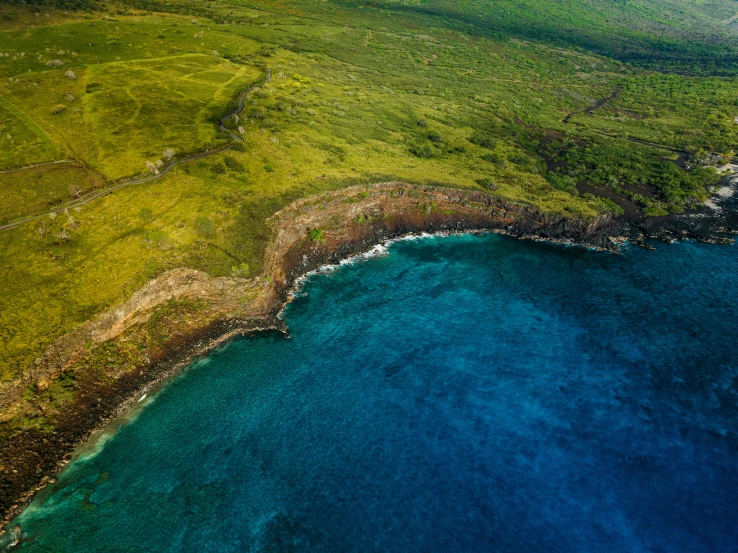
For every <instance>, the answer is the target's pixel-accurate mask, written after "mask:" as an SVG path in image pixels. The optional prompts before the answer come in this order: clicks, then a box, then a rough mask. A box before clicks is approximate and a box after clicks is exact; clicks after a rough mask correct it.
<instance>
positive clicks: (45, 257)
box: [0, 0, 738, 425]
mask: <svg viewBox="0 0 738 553" xmlns="http://www.w3.org/2000/svg"><path fill="white" fill-rule="evenodd" d="M88 6H89V5H88ZM96 6H97V9H87V8H86V9H79V10H77V11H69V10H67V11H62V10H58V9H55V8H52V7H50V6H49V5H48V4H33V5H25V6H21V5H17V6H8V5H4V6H3V7H0V53H2V56H1V57H0V144H2V145H3V148H0V188H1V189H2V191H3V193H2V195H0V224H3V223H6V222H10V221H13V220H15V219H18V218H21V217H26V216H29V215H38V216H39V218H37V219H34V220H32V221H30V222H28V223H25V224H22V225H20V226H18V227H16V228H13V229H10V230H2V231H0V256H1V257H2V263H0V287H2V290H3V292H4V293H3V294H2V296H0V351H2V352H3V355H2V356H0V379H2V380H5V381H7V380H11V379H13V378H15V377H17V376H18V374H20V373H21V372H22V371H24V370H27V369H28V368H29V367H30V366H31V365H32V364H33V362H34V360H35V359H36V358H38V357H39V356H41V355H42V353H43V352H44V350H45V349H46V348H47V347H48V346H49V344H50V343H51V342H52V341H53V340H54V339H56V338H57V337H59V336H61V335H62V334H64V333H65V332H68V331H69V330H71V329H73V328H74V327H75V326H77V325H79V324H81V323H82V322H84V321H85V320H88V319H89V318H90V317H92V316H94V315H95V314H97V313H99V312H101V311H103V310H105V309H107V308H109V307H110V306H112V305H114V304H115V303H116V302H119V301H121V300H123V299H124V298H126V297H128V296H130V294H131V293H132V292H133V291H134V290H136V289H137V288H139V287H140V286H141V285H142V284H143V283H144V282H146V281H147V280H148V279H150V278H151V277H152V276H155V275H157V274H160V273H161V272H162V271H164V270H166V269H169V268H174V267H182V266H184V267H192V268H196V269H201V270H205V271H207V272H209V273H211V274H214V275H229V274H239V275H244V274H245V275H249V276H258V275H259V272H260V270H261V266H262V261H263V252H264V248H265V246H266V243H267V240H268V238H269V229H268V227H267V225H266V219H267V218H268V217H269V216H270V215H271V214H272V213H274V212H275V211H276V210H278V209H279V208H281V207H283V206H284V205H286V204H287V203H289V202H290V201H292V200H294V199H297V198H299V197H302V196H305V195H308V194H314V193H317V192H320V191H324V190H332V189H336V188H340V187H343V186H347V185H351V184H357V183H371V182H379V181H384V180H391V179H400V180H406V181H410V182H418V183H426V184H443V185H446V186H453V187H464V188H474V189H481V190H485V191H487V192H488V193H490V194H493V195H496V196H498V197H501V198H504V199H508V200H513V201H517V202H521V203H524V204H527V205H531V206H535V207H536V208H538V209H540V210H542V211H546V212H551V213H558V214H562V215H568V216H572V217H581V218H584V219H594V218H595V217H596V216H598V215H600V214H604V213H614V214H620V213H623V212H624V211H626V212H628V213H629V214H630V215H632V216H635V217H640V216H644V215H646V216H652V215H654V216H655V215H663V214H666V213H669V212H679V211H683V210H685V209H689V208H690V207H693V206H694V205H695V204H696V203H697V202H699V201H701V200H704V199H705V198H706V197H707V195H708V194H709V191H710V188H711V187H712V186H713V185H714V184H715V183H716V181H717V178H716V176H715V173H714V171H713V170H711V169H697V170H694V171H691V172H688V171H685V170H683V169H680V168H678V167H677V166H676V165H675V163H674V161H675V160H676V159H677V157H678V155H679V153H678V152H674V151H671V150H668V149H664V148H673V149H676V150H682V149H683V150H687V151H688V152H697V151H700V150H703V151H709V152H717V153H723V154H726V155H727V154H729V153H730V150H732V149H734V145H735V143H736V138H737V137H736V130H737V128H738V126H737V125H736V123H735V118H736V116H738V105H737V103H736V98H738V84H736V82H735V80H734V79H732V78H727V77H721V76H712V77H696V76H694V75H692V76H687V75H681V74H677V73H668V71H667V70H668V69H669V68H670V67H672V66H676V65H678V66H679V71H680V72H682V73H683V72H693V70H694V69H695V67H696V69H697V70H699V71H706V70H711V67H712V66H710V63H709V61H708V58H709V56H708V54H713V55H712V58H713V62H714V63H715V64H716V65H715V67H716V68H717V67H718V65H719V69H720V70H721V71H723V70H724V71H732V70H733V67H732V65H731V63H732V62H731V61H730V56H732V55H733V54H732V51H733V50H732V48H733V45H732V42H731V40H730V36H731V35H730V34H729V33H730V32H732V31H731V30H730V26H729V25H727V24H725V25H723V24H722V23H721V21H723V19H729V18H730V17H731V10H732V8H733V6H734V3H733V2H728V1H727V0H725V1H720V2H711V3H710V2H707V3H700V4H697V3H690V2H682V1H676V2H665V1H662V0H649V1H648V2H646V1H641V2H638V3H636V2H630V1H629V2H627V3H618V2H613V3H610V2H607V3H606V2H600V1H599V0H589V1H584V0H571V1H569V2H566V3H559V2H538V1H533V0H527V1H525V2H493V1H485V2H482V1H481V0H477V1H475V2H457V3H451V2H446V1H445V0H430V1H415V2H411V1H404V2H401V1H399V0H398V1H386V2H383V3H376V2H373V3H368V2H349V1H343V2H337V1H329V2H307V1H296V2H286V1H276V0H254V1H249V2H246V1H231V2H195V1H187V0H175V1H172V2H166V3H164V2H154V1H149V0H135V1H130V2H123V3H115V4H113V3H111V4H99V3H98V4H96ZM667 8H668V9H667ZM737 11H738V10H737ZM654 29H660V31H659V33H654ZM654 37H657V38H654ZM636 54H637V55H636ZM639 55H641V56H642V57H641V58H639V57H638V56H639ZM633 60H636V61H638V63H639V64H641V62H644V61H646V62H648V63H646V64H645V65H646V66H647V67H651V68H659V69H661V70H662V72H653V71H650V70H648V69H644V68H643V67H640V66H635V65H632V64H629V63H626V62H629V61H633ZM641 65H643V64H641ZM267 68H268V69H271V71H272V80H271V82H269V83H266V84H263V85H262V86H260V87H258V89H256V90H255V91H254V92H253V93H252V94H250V95H249V96H248V97H247V98H246V105H245V109H244V111H243V112H242V113H241V114H240V116H239V118H238V120H236V119H231V120H230V121H229V122H228V127H229V129H228V130H229V132H232V133H234V134H236V135H238V136H240V137H241V138H242V140H243V141H242V142H234V141H233V140H232V138H231V136H230V135H229V134H228V133H224V132H222V131H221V130H219V129H218V126H217V124H216V122H217V120H218V119H219V118H220V117H221V116H222V115H224V114H225V113H227V112H228V110H229V108H232V107H233V105H234V103H235V99H236V98H237V97H238V96H239V94H241V93H242V92H244V91H246V90H248V89H250V88H251V87H252V86H254V84H255V83H259V82H261V81H262V80H263V79H264V75H265V70H266V69H267ZM633 139H638V140H641V141H646V142H650V143H652V145H648V144H643V143H641V142H636V141H634V140H633ZM224 147H229V148H230V149H229V150H227V151H223V152H221V153H218V154H215V155H210V156H206V157H203V158H200V159H197V160H193V161H191V162H189V163H185V164H182V165H179V166H177V167H176V168H175V169H173V170H172V171H171V172H169V173H168V174H166V175H165V176H163V177H161V178H159V179H156V180H151V181H147V182H141V183H139V184H131V185H129V186H125V187H122V188H119V189H117V190H116V191H115V192H113V193H111V194H110V195H107V196H104V197H101V198H99V199H96V200H94V201H91V202H89V203H86V204H84V205H82V206H79V207H72V208H68V209H65V206H66V205H67V204H68V203H70V202H75V201H78V200H79V199H84V198H85V196H86V195H87V194H90V193H91V192H93V191H95V190H98V191H99V190H104V189H106V188H108V187H111V186H116V185H117V184H119V183H121V182H125V181H124V180H122V179H126V178H129V177H133V176H137V175H149V176H152V175H153V174H154V173H156V172H157V171H158V170H160V169H161V166H163V165H164V164H165V163H167V162H168V160H169V159H170V158H171V159H175V160H177V159H179V160H182V159H184V158H186V157H188V156H190V155H191V154H193V153H198V152H206V151H211V150H215V149H219V148H224ZM683 155H686V154H683ZM52 161H64V163H55V164H52V163H49V162H52ZM159 162H161V164H159ZM34 164H43V165H38V166H35V167H30V168H28V167H27V166H29V165H34ZM147 164H148V165H147ZM52 211H53V213H50V212H52ZM29 402H32V398H31V399H29ZM29 405H30V403H29ZM22 421H23V422H22V424H30V425H42V424H47V423H48V421H46V420H44V421H39V420H37V419H35V418H34V417H33V416H30V415H29V416H28V417H26V418H25V419H22ZM16 422H17V421H16Z"/></svg>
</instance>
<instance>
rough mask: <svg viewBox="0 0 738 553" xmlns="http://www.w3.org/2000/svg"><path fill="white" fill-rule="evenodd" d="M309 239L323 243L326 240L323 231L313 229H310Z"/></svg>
mask: <svg viewBox="0 0 738 553" xmlns="http://www.w3.org/2000/svg"><path fill="white" fill-rule="evenodd" d="M308 238H310V240H312V241H313V242H322V241H323V240H325V235H324V234H323V230H322V229H319V228H311V229H308Z"/></svg>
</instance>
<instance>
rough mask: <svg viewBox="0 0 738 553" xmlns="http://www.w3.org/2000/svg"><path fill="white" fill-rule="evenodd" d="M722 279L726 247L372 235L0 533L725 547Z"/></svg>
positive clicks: (729, 302)
mask: <svg viewBox="0 0 738 553" xmlns="http://www.w3.org/2000/svg"><path fill="white" fill-rule="evenodd" d="M737 276H738V249H736V247H733V246H726V247H717V246H705V245H700V244H694V243H683V244H676V245H673V246H663V245H662V246H660V247H659V248H658V250H657V251H655V252H647V251H644V250H640V249H635V248H633V249H630V250H628V251H627V252H626V254H625V255H622V256H616V255H612V254H604V253H595V252H590V251H584V250H580V249H575V248H562V247H556V246H551V245H545V244H536V243H531V242H523V241H517V240H512V239H509V238H506V237H500V236H496V235H491V236H484V237H474V236H461V237H450V238H428V239H422V240H415V241H405V242H399V243H396V244H394V245H393V246H392V247H391V248H390V252H389V255H386V256H383V257H376V258H372V259H370V260H367V261H364V262H361V263H357V264H354V265H350V266H346V267H342V268H341V269H340V270H338V271H335V272H332V273H330V274H324V275H318V276H314V277H311V278H310V280H309V282H308V283H307V284H306V285H305V287H304V289H303V293H302V294H301V295H300V296H299V297H298V298H297V299H296V300H295V301H294V302H293V303H292V304H291V305H290V306H289V308H288V309H287V311H286V314H285V318H286V321H287V323H288V324H289V327H290V329H291V334H292V338H291V339H285V338H283V337H281V336H278V335H269V336H265V337H260V338H250V339H243V340H239V341H235V342H233V343H231V344H229V345H228V346H227V347H225V348H223V349H221V350H219V351H218V352H217V353H215V354H213V355H211V356H210V357H209V358H208V359H207V360H205V361H202V362H198V363H196V364H194V365H193V366H192V367H191V368H190V369H189V370H188V371H186V372H185V373H184V374H183V375H181V376H180V377H178V378H176V379H174V380H173V381H172V382H171V383H170V384H169V385H167V386H166V387H165V388H164V389H163V390H162V391H161V392H160V393H159V394H158V395H157V396H156V397H155V398H153V400H148V401H149V404H148V405H147V406H146V408H145V409H143V410H142V411H141V413H140V414H138V416H137V417H136V418H135V420H134V421H133V422H131V423H130V424H128V425H125V426H123V427H121V428H120V429H119V430H118V431H117V433H115V435H113V436H112V437H111V438H110V439H109V440H108V441H107V443H105V444H104V446H103V447H101V448H99V452H98V453H97V454H89V455H87V456H86V457H82V458H80V459H78V460H77V461H76V462H74V463H73V464H72V465H71V466H70V467H69V468H68V470H66V472H65V473H64V474H63V475H62V476H61V478H60V479H59V482H58V484H57V485H56V486H55V487H54V488H53V489H50V490H49V492H50V493H47V494H45V495H44V496H43V497H40V498H39V499H38V500H36V502H35V503H34V505H33V508H31V509H29V510H28V511H27V512H26V513H24V514H23V515H22V516H21V517H20V519H19V520H18V521H17V522H20V524H21V526H22V528H23V530H24V531H25V532H27V537H26V542H25V544H24V549H26V550H29V551H53V552H62V551H70V552H76V553H83V552H91V551H106V552H107V551H111V552H123V551H150V552H154V551H156V552H162V551H173V552H174V551H176V552H179V551H217V552H231V551H234V552H235V551H238V552H241V551H253V552H257V551H258V552H261V551H269V552H281V551H326V552H328V551H330V552H343V551H362V552H363V551H376V552H410V551H428V552H436V551H438V552H449V551H490V552H515V553H517V552H520V553H537V552H546V553H550V552H565V553H572V552H597V553H605V552H669V553H680V552H685V553H686V552H689V553H695V552H700V553H708V552H715V553H730V552H736V551H738V514H737V513H738V509H737V508H736V505H737V504H738V501H737V500H738V324H736V321H737V320H738V318H737V315H738V286H736V278H737ZM51 492H53V493H51Z"/></svg>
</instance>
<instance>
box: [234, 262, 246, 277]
mask: <svg viewBox="0 0 738 553" xmlns="http://www.w3.org/2000/svg"><path fill="white" fill-rule="evenodd" d="M231 272H232V273H233V274H234V275H236V276H246V275H248V274H249V264H248V263H239V264H238V265H234V266H233V267H231Z"/></svg>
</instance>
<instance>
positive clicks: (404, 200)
mask: <svg viewBox="0 0 738 553" xmlns="http://www.w3.org/2000/svg"><path fill="white" fill-rule="evenodd" d="M270 224H271V226H272V240H271V242H270V244H269V245H268V247H267V250H266V254H265V255H266V259H265V269H264V271H263V273H262V275H260V276H258V277H256V278H252V279H245V278H234V277H211V276H209V275H207V274H205V273H203V272H199V271H194V270H191V269H175V270H172V271H168V272H166V273H164V274H162V275H160V276H159V277H157V278H156V279H154V280H152V281H150V282H149V283H148V284H146V285H145V286H144V287H143V288H142V289H141V290H139V291H138V292H136V293H135V294H134V295H133V296H132V297H131V298H130V299H129V300H127V301H125V302H124V303H122V304H121V305H119V306H116V307H115V308H113V309H111V310H109V311H107V312H105V313H102V314H100V315H99V316H97V317H96V318H94V319H93V320H91V321H89V322H88V323H86V324H84V325H82V326H80V327H79V328H77V329H76V330H75V331H73V332H71V333H69V334H68V335H66V336H63V337H62V338H60V339H58V340H57V341H56V342H55V343H54V344H53V346H52V347H51V348H49V350H48V351H47V352H46V354H45V355H44V358H43V359H39V360H38V361H37V362H36V364H35V365H34V366H33V367H30V368H28V370H26V371H25V372H24V373H23V376H22V377H21V378H19V379H18V380H17V381H15V382H12V383H8V384H5V385H3V387H2V388H1V389H0V417H1V418H0V420H1V421H2V425H1V426H2V429H1V432H2V435H0V439H1V440H2V442H0V451H1V456H2V462H1V463H2V464H1V465H0V511H2V512H3V514H4V515H5V518H6V520H7V519H9V518H10V517H12V516H13V515H14V514H15V513H17V511H18V509H19V508H22V506H23V505H24V504H25V503H26V502H27V500H28V499H29V498H30V497H31V495H32V494H33V493H34V491H35V490H37V489H38V488H39V487H42V486H44V485H45V484H46V483H48V482H49V481H51V480H53V474H54V473H55V472H56V471H57V470H58V468H59V466H60V465H61V464H63V463H65V462H66V459H68V457H69V455H70V454H71V452H72V451H73V449H74V448H75V446H76V445H78V444H79V443H80V442H82V441H84V440H85V439H86V438H87V437H88V436H89V434H90V432H91V431H92V430H94V429H95V428H98V427H100V426H101V425H102V424H104V423H105V422H106V421H107V420H109V419H110V418H111V417H114V416H115V415H116V414H118V413H120V412H121V411H122V410H125V409H126V408H127V406H128V405H129V403H130V401H131V399H132V398H134V397H138V396H139V394H141V393H142V392H143V391H144V390H145V389H147V387H149V386H151V385H152V383H154V382H156V381H159V380H161V379H163V378H165V377H166V376H167V375H168V374H171V373H172V372H173V371H174V370H176V369H177V368H178V367H179V366H181V365H182V364H184V363H186V362H187V361H188V360H189V359H191V358H192V357H193V356H195V355H198V354H201V353H204V352H206V351H207V350H208V349H210V348H212V347H213V346H214V345H215V344H216V343H218V342H220V341H222V340H223V339H227V338H229V337H231V336H233V335H237V334H245V333H248V332H255V331H269V330H277V331H278V330H284V329H283V328H282V323H281V321H279V319H278V318H277V317H276V315H277V314H278V313H279V311H280V310H281V309H282V307H283V305H284V301H285V300H286V298H287V294H288V291H289V289H290V287H291V286H292V283H293V282H294V280H295V278H296V277H298V276H299V275H301V274H304V273H305V272H306V271H309V270H312V269H314V268H316V267H318V266H320V265H322V264H325V263H331V262H337V261H339V260H340V259H343V258H345V257H347V256H350V255H352V254H355V253H359V252H362V251H366V250H368V249H370V248H371V247H372V246H374V245H375V244H377V243H380V242H382V241H383V240H386V239H389V238H393V237H397V236H401V235H405V234H408V233H413V232H438V231H464V230H485V229H486V230H497V231H503V232H506V233H508V234H511V235H514V236H521V237H531V238H539V239H545V240H552V241H562V242H570V243H577V244H581V245H586V246H589V247H593V248H599V249H615V245H614V242H613V237H616V236H618V235H619V234H620V233H621V230H622V229H621V227H620V225H619V224H618V223H617V222H616V221H614V220H612V219H611V218H609V217H606V216H603V217H601V218H598V219H595V220H590V221H586V220H581V219H577V218H574V217H567V216H561V215H552V214H544V213H540V212H539V211H537V210H536V209H535V208H532V207H530V206H526V205H522V204H515V203H511V202H505V201H503V200H499V199H497V198H494V197H492V196H490V195H488V194H485V193H484V192H481V191H470V190H460V189H452V188H441V187H430V186H422V185H410V184H407V183H401V182H388V183H381V184H376V185H372V186H363V185H362V186H355V187H350V188H346V189H343V190H339V191H335V192H331V193H326V194H322V195H320V196H315V197H309V198H304V199H302V200H298V201H296V202H294V203H292V204H291V205H289V206H288V207H286V208H285V209H283V210H281V211H279V212H277V213H276V214H275V215H274V216H273V217H272V218H271V220H270Z"/></svg>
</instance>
